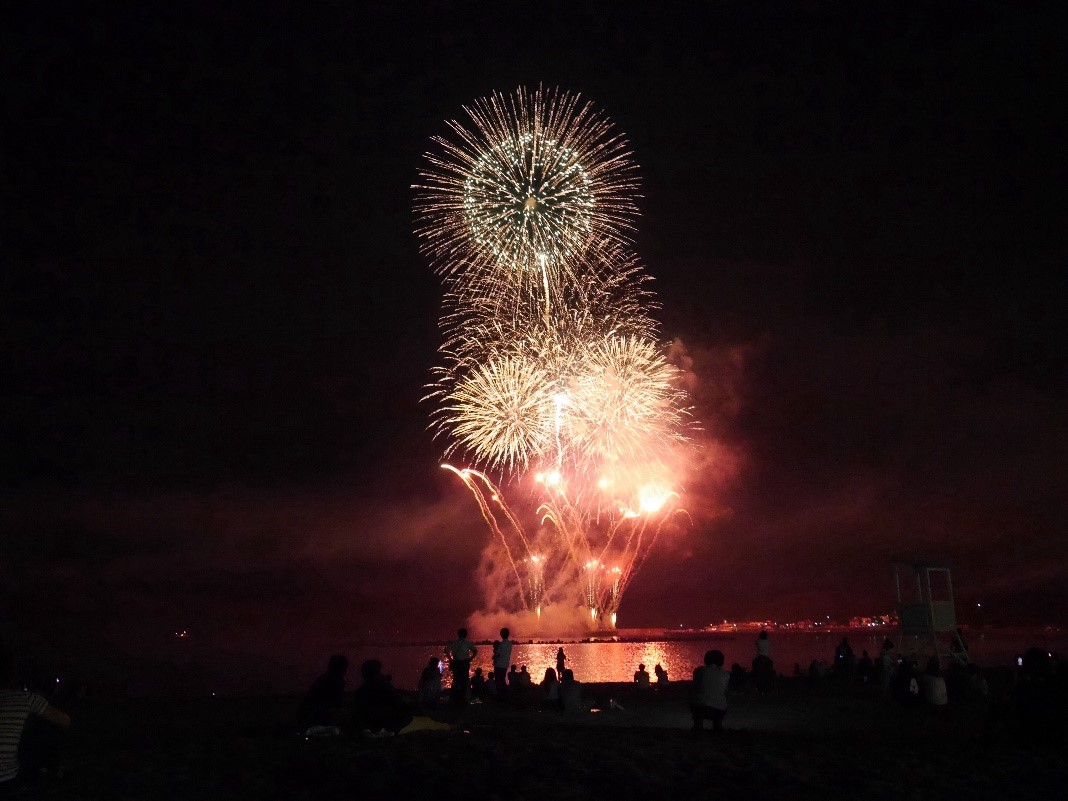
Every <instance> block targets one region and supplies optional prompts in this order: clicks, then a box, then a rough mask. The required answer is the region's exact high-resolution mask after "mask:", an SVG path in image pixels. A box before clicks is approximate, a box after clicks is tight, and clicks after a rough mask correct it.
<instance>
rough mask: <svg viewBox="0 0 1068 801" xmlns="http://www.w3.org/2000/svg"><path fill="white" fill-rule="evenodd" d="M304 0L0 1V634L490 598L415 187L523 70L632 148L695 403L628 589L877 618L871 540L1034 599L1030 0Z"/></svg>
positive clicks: (1047, 259) (1059, 284)
mask: <svg viewBox="0 0 1068 801" xmlns="http://www.w3.org/2000/svg"><path fill="white" fill-rule="evenodd" d="M301 5H302V4H293V6H292V7H288V6H287V5H286V4H281V3H255V4H250V5H249V7H248V9H245V10H223V9H221V8H220V7H219V6H218V4H214V3H212V4H204V7H203V9H202V10H200V11H197V10H195V9H193V8H192V7H187V4H174V7H167V6H166V4H152V3H150V4H144V5H143V6H142V7H140V8H125V9H123V10H122V11H115V12H113V13H114V16H108V17H104V16H101V15H102V14H107V13H112V12H108V11H107V10H106V9H104V8H94V9H93V10H92V11H70V10H68V11H65V12H64V13H60V12H59V11H58V10H57V7H55V6H53V5H49V4H45V5H43V6H35V7H33V8H25V7H24V8H22V9H20V11H19V13H20V14H21V15H22V17H21V18H20V19H15V20H11V21H9V22H8V23H6V24H5V25H4V26H0V53H2V56H0V58H2V60H3V80H2V86H0V104H2V105H0V113H2V124H0V153H2V169H3V173H2V183H0V191H2V193H3V195H2V203H0V215H2V216H0V220H2V223H0V237H2V239H0V437H2V440H0V441H2V443H3V448H2V451H0V453H2V456H0V526H2V532H3V533H2V538H3V539H2V547H0V581H2V586H3V605H4V612H3V615H0V625H2V629H0V635H2V636H5V637H8V638H11V639H12V640H15V641H18V642H21V643H24V644H27V643H28V644H29V645H30V646H31V647H45V645H49V646H50V647H53V648H59V649H60V650H63V649H64V648H66V649H68V650H77V649H81V652H82V653H83V654H84V653H87V652H88V651H90V650H92V649H94V648H95V649H97V650H100V649H109V648H113V649H118V650H123V649H125V650H129V649H132V648H142V647H144V648H149V644H151V643H157V644H158V645H159V651H158V652H159V653H163V654H165V653H166V652H167V651H166V648H167V647H169V646H166V645H165V643H166V642H167V641H168V638H170V637H172V633H173V631H174V630H175V629H179V628H184V629H188V630H190V631H191V632H193V634H195V636H196V637H198V638H199V642H201V643H205V644H207V646H205V647H208V646H210V647H216V646H217V647H219V648H230V649H235V650H241V649H248V650H253V651H254V650H256V649H261V650H271V649H276V650H279V651H281V650H285V649H309V650H313V651H315V652H316V653H319V652H323V651H322V649H324V648H328V647H330V644H333V643H345V642H350V641H354V640H357V639H360V638H367V637H371V638H385V637H399V638H401V639H414V638H418V637H429V636H439V637H444V636H447V635H448V634H449V633H450V632H451V631H452V630H454V629H455V627H456V626H457V625H459V624H460V623H462V622H463V620H464V619H465V618H466V616H467V615H468V614H469V613H470V612H472V611H474V610H475V609H477V608H478V606H479V601H480V594H479V591H478V587H477V586H476V584H475V582H474V579H473V571H474V570H475V568H476V566H477V564H478V560H479V553H480V551H481V549H482V548H483V546H484V545H485V543H486V541H487V537H488V534H487V533H486V531H485V529H484V528H483V525H482V523H481V520H480V519H479V517H478V514H477V509H476V508H475V506H474V504H473V503H472V501H471V499H470V497H469V496H468V495H467V494H466V492H465V491H463V489H462V487H460V486H459V485H458V484H457V482H455V480H453V481H450V480H449V477H448V476H447V475H445V474H444V473H442V471H440V470H439V469H438V467H437V465H438V463H439V461H440V448H439V445H438V444H435V443H434V442H432V441H431V437H430V434H429V433H428V432H427V430H426V426H427V422H428V415H429V412H430V408H429V407H428V406H427V404H425V403H421V402H420V398H421V397H422V395H423V387H424V385H425V384H426V382H427V381H428V380H429V369H430V367H431V366H432V365H433V364H434V362H435V360H436V356H437V354H436V348H437V346H438V343H439V334H438V329H437V314H438V309H439V304H440V298H441V287H440V284H439V282H438V280H437V278H436V277H435V275H434V274H433V273H432V271H431V269H430V268H429V266H428V265H427V262H426V260H425V259H424V258H422V257H421V256H420V254H419V252H418V242H417V240H416V238H415V237H414V235H413V234H412V233H411V230H412V223H413V219H412V211H411V200H412V193H411V189H410V187H411V184H412V183H413V182H414V181H415V180H416V171H417V169H418V167H419V164H420V157H421V154H422V153H423V152H424V151H425V150H426V149H427V148H428V147H429V138H430V137H431V136H432V135H435V134H442V133H444V120H446V119H449V118H457V117H459V116H460V115H461V114H462V110H461V106H462V105H463V104H464V103H468V102H470V101H472V100H473V99H475V98H477V97H480V96H483V95H485V94H487V93H489V92H491V91H493V90H501V91H505V92H507V91H511V90H512V89H514V88H515V87H516V86H518V85H520V84H524V85H527V86H536V85H537V84H538V83H543V84H545V85H546V86H560V87H562V88H564V89H568V90H571V91H577V92H581V93H582V95H583V97H584V98H587V99H589V100H592V101H593V102H594V103H596V105H597V106H598V107H599V108H601V109H603V110H604V111H605V112H606V113H607V114H608V115H609V116H610V117H611V118H612V119H613V120H614V122H615V123H616V124H617V126H618V127H619V128H620V129H621V130H622V131H623V132H625V134H626V135H627V137H628V138H629V140H630V142H631V146H632V149H633V151H634V157H635V160H636V161H637V162H638V164H639V165H640V166H641V173H642V180H643V188H642V195H643V196H642V198H641V200H640V202H639V205H640V207H641V212H642V216H641V218H640V220H639V221H638V233H637V235H636V241H635V244H636V249H637V251H638V253H639V254H640V255H641V256H642V258H643V260H644V262H645V264H646V266H647V268H648V270H649V272H650V273H651V274H652V275H653V276H654V277H655V279H656V281H655V284H654V285H653V288H654V289H655V291H656V292H657V293H658V297H659V301H660V303H661V304H662V310H661V311H660V312H659V313H658V317H659V319H660V321H661V323H662V333H663V337H664V340H665V343H668V342H673V341H675V342H676V344H675V347H676V349H677V352H679V353H681V352H682V349H685V352H686V353H687V354H688V358H691V359H692V360H693V378H694V397H695V409H696V414H697V417H698V418H699V419H700V420H701V421H702V424H703V428H704V430H703V433H702V434H701V435H700V440H701V445H702V450H701V456H700V465H699V468H698V469H697V470H696V471H695V474H694V475H693V476H691V478H690V479H689V488H688V494H687V496H686V500H685V505H686V506H687V507H688V508H690V509H691V511H692V512H693V513H694V525H693V527H692V528H690V529H689V530H686V531H682V532H679V533H677V534H675V535H673V536H672V537H671V538H669V539H668V540H666V541H665V542H664V543H663V547H662V548H661V550H660V551H659V552H658V554H657V556H656V557H655V558H654V559H653V560H651V561H650V563H649V564H648V565H647V566H646V568H645V569H644V571H643V572H642V573H641V574H640V576H639V577H638V578H637V579H636V580H635V581H634V583H633V584H632V586H631V588H630V590H629V591H628V595H627V597H626V600H625V601H624V604H623V607H622V610H621V613H620V615H621V623H622V625H625V626H674V625H677V624H679V623H684V624H688V625H693V624H707V623H709V622H711V621H714V620H720V619H723V618H726V617H732V618H733V617H742V618H755V617H774V618H780V619H791V618H798V617H810V616H815V615H823V614H830V615H837V616H848V615H850V614H858V613H871V612H878V611H886V610H888V609H889V608H890V607H891V605H892V599H893V595H892V593H893V585H892V581H891V574H890V568H889V558H890V556H891V555H893V554H905V555H914V556H916V555H930V556H935V557H938V558H945V559H949V560H951V562H952V565H953V567H954V574H953V576H954V583H955V586H956V589H957V592H958V604H959V609H960V616H961V617H962V618H963V619H964V620H966V621H969V622H973V623H999V622H1006V623H1007V622H1020V623H1028V624H1038V623H1064V622H1066V621H1065V618H1066V616H1068V536H1066V532H1065V520H1066V519H1068V481H1066V477H1065V476H1066V472H1065V469H1064V465H1065V457H1064V453H1065V449H1066V446H1068V433H1066V402H1065V401H1066V381H1065V353H1066V350H1065V333H1066V331H1065V315H1064V312H1063V301H1064V291H1063V272H1064V264H1065V259H1064V254H1065V252H1066V250H1068V248H1066V246H1068V241H1066V240H1068V235H1066V230H1068V226H1066V225H1065V211H1066V209H1068V158H1066V155H1065V154H1066V150H1068V149H1066V148H1065V146H1064V142H1065V141H1066V138H1068V114H1066V104H1065V98H1066V97H1068V85H1066V83H1068V81H1066V76H1068V64H1066V60H1068V59H1066V51H1065V49H1064V47H1063V42H1062V41H1061V37H1062V32H1063V31H1064V30H1065V29H1066V28H1065V25H1066V23H1068V18H1066V14H1065V12H1064V11H1063V10H1062V9H1063V4H1062V3H1059V2H1053V1H1051V2H1046V3H1039V2H1032V3H1022V2H1021V3H1014V4H1008V3H996V2H940V3H929V2H921V1H919V0H917V2H870V3H860V4H858V3H852V2H821V1H818V0H812V1H811V2H753V0H737V2H714V3H677V4H676V3H671V4H659V3H648V4H641V5H639V4H634V9H635V10H621V9H620V8H619V7H618V6H619V5H623V6H625V7H626V8H630V7H631V6H630V4H614V3H597V4H593V3H591V4H583V3H559V4H557V3H553V2H547V3H538V4H534V5H531V4H529V3H499V4H484V3H463V2H438V3H425V4H421V5H420V6H419V9H420V10H418V11H416V10H414V9H408V10H401V9H400V8H399V7H400V6H401V5H402V4H399V3H398V4H394V3H389V2H383V3H374V4H358V3H340V2H339V3H333V4H315V5H316V6H317V7H318V10H315V11H310V10H307V9H303V8H301ZM395 6H397V7H396V8H395ZM980 602H981V603H982V605H983V606H982V609H981V610H980V609H978V608H977V607H976V604H977V603H980ZM57 643H58V644H59V645H57Z"/></svg>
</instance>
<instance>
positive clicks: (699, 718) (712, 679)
mask: <svg viewBox="0 0 1068 801" xmlns="http://www.w3.org/2000/svg"><path fill="white" fill-rule="evenodd" d="M730 680H731V677H730V674H729V673H727V671H725V670H724V669H723V652H722V651H716V650H712V651H708V652H706V653H705V658H704V665H701V666H699V667H696V668H694V671H693V687H692V688H691V693H692V695H691V699H690V712H691V714H692V715H693V729H694V731H702V730H703V729H704V727H705V721H706V720H711V721H712V730H713V731H722V730H723V717H724V715H726V714H727V688H728V686H729V685H730Z"/></svg>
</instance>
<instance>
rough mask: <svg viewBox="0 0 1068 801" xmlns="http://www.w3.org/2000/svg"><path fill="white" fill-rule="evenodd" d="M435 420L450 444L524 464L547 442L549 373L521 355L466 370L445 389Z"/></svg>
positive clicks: (510, 465)
mask: <svg viewBox="0 0 1068 801" xmlns="http://www.w3.org/2000/svg"><path fill="white" fill-rule="evenodd" d="M440 394H441V395H442V396H443V398H444V400H445V404H444V405H443V406H442V407H441V409H440V412H439V414H438V416H437V421H436V422H437V424H438V425H439V426H440V428H441V429H442V430H445V431H447V432H448V434H449V435H450V437H451V438H452V444H451V445H450V446H449V448H448V449H447V450H446V455H449V453H451V452H452V451H455V450H457V449H458V448H463V449H464V450H466V451H468V452H470V453H471V455H472V456H474V457H475V458H476V459H477V460H478V461H480V462H482V463H483V464H487V465H489V466H491V467H494V468H500V469H509V470H511V469H515V468H518V467H524V466H526V464H527V463H528V462H529V461H530V460H531V459H532V458H534V457H536V456H537V455H539V454H541V453H543V452H544V451H545V449H546V448H547V447H548V443H549V440H550V438H551V436H552V425H553V376H552V375H551V374H550V373H548V372H547V371H546V370H545V369H543V367H542V366H541V365H539V364H538V363H537V362H535V361H534V360H532V359H529V358H523V357H521V356H504V357H502V358H498V359H495V360H493V361H491V362H489V363H488V364H484V365H482V366H481V367H478V368H476V369H474V370H472V371H470V372H469V373H468V374H467V375H466V376H464V377H463V378H462V379H461V380H460V381H458V382H457V383H456V385H455V387H454V388H453V389H452V390H451V391H450V390H446V391H442V392H441V393H440Z"/></svg>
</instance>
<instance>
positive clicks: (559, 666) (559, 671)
mask: <svg viewBox="0 0 1068 801" xmlns="http://www.w3.org/2000/svg"><path fill="white" fill-rule="evenodd" d="M566 660H567V656H565V655H564V649H563V647H562V646H561V647H560V648H559V649H557V651H556V675H557V676H563V675H564V662H565V661H566Z"/></svg>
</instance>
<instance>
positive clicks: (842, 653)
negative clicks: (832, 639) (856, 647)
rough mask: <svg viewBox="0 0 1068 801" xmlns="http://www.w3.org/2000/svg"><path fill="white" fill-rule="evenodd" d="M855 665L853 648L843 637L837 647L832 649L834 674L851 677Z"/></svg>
mask: <svg viewBox="0 0 1068 801" xmlns="http://www.w3.org/2000/svg"><path fill="white" fill-rule="evenodd" d="M856 665H857V659H856V657H855V656H854V655H853V648H852V646H850V644H849V639H848V638H847V637H843V638H842V641H841V642H840V643H838V647H837V648H835V649H834V669H835V672H836V673H839V674H840V675H843V676H852V675H853V670H854V668H856Z"/></svg>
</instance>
